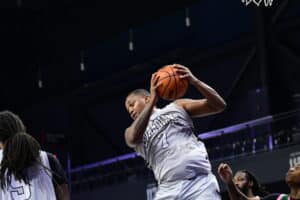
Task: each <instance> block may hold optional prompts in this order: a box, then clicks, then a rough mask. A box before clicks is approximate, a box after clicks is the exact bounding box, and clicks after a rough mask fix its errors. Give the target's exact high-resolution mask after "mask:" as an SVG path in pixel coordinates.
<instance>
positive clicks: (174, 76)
mask: <svg viewBox="0 0 300 200" xmlns="http://www.w3.org/2000/svg"><path fill="white" fill-rule="evenodd" d="M171 70H172V72H173V78H174V81H175V82H174V83H175V97H174V98H173V97H172V99H175V98H176V97H177V90H178V86H177V80H176V76H178V75H177V73H176V71H174V69H173V68H171ZM173 96H174V95H173Z"/></svg>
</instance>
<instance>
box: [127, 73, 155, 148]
mask: <svg viewBox="0 0 300 200" xmlns="http://www.w3.org/2000/svg"><path fill="white" fill-rule="evenodd" d="M158 78H159V77H158V76H156V74H155V73H154V74H152V78H151V86H150V97H149V102H148V103H147V104H146V106H145V108H144V109H143V111H142V112H141V113H140V114H139V116H138V117H137V118H136V119H135V120H134V122H133V123H132V124H131V125H130V126H129V127H128V128H127V129H126V130H125V141H126V144H127V145H128V146H129V147H132V148H135V146H136V145H137V144H139V143H140V142H141V140H142V137H143V134H144V132H145V129H146V127H147V124H148V121H149V118H150V115H151V113H152V111H153V108H154V106H155V105H156V102H157V100H158V95H157V93H156V88H157V87H158V86H159V83H158Z"/></svg>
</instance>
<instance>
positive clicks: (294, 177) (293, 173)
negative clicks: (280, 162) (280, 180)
mask: <svg viewBox="0 0 300 200" xmlns="http://www.w3.org/2000/svg"><path fill="white" fill-rule="evenodd" d="M285 180H286V183H287V184H288V185H289V186H290V187H296V188H300V163H298V164H297V165H295V166H294V167H291V168H290V169H289V170H288V172H287V174H286V177H285Z"/></svg>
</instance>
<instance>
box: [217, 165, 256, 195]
mask: <svg viewBox="0 0 300 200" xmlns="http://www.w3.org/2000/svg"><path fill="white" fill-rule="evenodd" d="M218 174H219V176H220V178H221V179H222V181H223V182H224V183H226V185H227V189H228V193H229V198H230V200H260V198H259V197H247V196H246V195H244V194H243V193H242V192H241V191H240V190H239V189H238V188H237V187H236V185H235V184H234V183H233V181H232V178H233V173H232V170H231V168H230V166H229V165H227V164H224V163H221V164H220V165H219V167H218Z"/></svg>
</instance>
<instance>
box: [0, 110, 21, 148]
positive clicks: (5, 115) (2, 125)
mask: <svg viewBox="0 0 300 200" xmlns="http://www.w3.org/2000/svg"><path fill="white" fill-rule="evenodd" d="M18 132H26V128H25V126H24V124H23V122H22V121H21V119H20V118H19V116H17V115H16V114H14V113H12V112H10V111H2V112H0V142H2V143H3V144H4V143H5V142H6V141H7V140H8V139H9V138H11V137H12V136H13V135H15V134H16V133H18Z"/></svg>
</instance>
